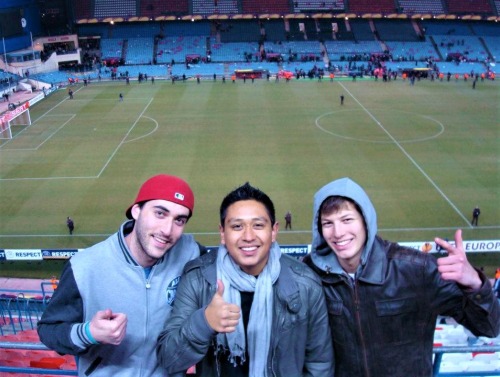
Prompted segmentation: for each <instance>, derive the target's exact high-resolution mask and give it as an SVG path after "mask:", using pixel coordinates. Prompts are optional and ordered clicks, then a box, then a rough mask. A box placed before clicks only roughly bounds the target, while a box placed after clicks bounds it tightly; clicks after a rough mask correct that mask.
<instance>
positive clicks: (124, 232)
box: [117, 220, 175, 266]
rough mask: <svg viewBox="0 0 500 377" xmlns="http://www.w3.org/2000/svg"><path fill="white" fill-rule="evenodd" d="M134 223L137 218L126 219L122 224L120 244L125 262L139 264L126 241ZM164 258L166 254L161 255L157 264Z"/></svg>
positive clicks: (119, 233)
mask: <svg viewBox="0 0 500 377" xmlns="http://www.w3.org/2000/svg"><path fill="white" fill-rule="evenodd" d="M134 225H135V220H129V221H126V222H124V223H123V224H122V226H121V227H120V230H119V231H118V233H117V236H118V245H119V247H120V251H121V253H122V255H123V258H124V260H125V262H127V263H128V264H131V265H133V266H139V263H137V261H136V260H135V259H134V257H133V256H132V253H131V252H130V249H129V248H128V245H127V242H126V241H125V237H127V236H128V235H129V234H130V233H131V232H132V230H133V229H134ZM174 247H175V245H174ZM164 258H165V255H164V256H163V257H161V258H160V259H158V260H157V261H156V263H155V265H156V264H160V263H163V261H164Z"/></svg>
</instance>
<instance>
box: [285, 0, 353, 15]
mask: <svg viewBox="0 0 500 377" xmlns="http://www.w3.org/2000/svg"><path fill="white" fill-rule="evenodd" d="M293 4H294V7H293V11H294V12H295V13H300V12H310V11H343V10H345V4H344V1H343V0H327V1H324V0H295V1H294V2H293Z"/></svg>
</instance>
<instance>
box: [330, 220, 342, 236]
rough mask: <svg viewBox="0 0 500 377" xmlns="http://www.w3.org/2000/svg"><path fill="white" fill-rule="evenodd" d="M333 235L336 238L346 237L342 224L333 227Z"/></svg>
mask: <svg viewBox="0 0 500 377" xmlns="http://www.w3.org/2000/svg"><path fill="white" fill-rule="evenodd" d="M332 234H333V236H334V237H335V238H341V237H342V236H343V235H344V227H343V226H342V223H335V224H334V225H333V230H332Z"/></svg>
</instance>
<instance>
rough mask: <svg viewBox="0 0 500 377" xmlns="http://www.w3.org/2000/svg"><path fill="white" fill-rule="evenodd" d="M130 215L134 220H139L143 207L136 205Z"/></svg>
mask: <svg viewBox="0 0 500 377" xmlns="http://www.w3.org/2000/svg"><path fill="white" fill-rule="evenodd" d="M130 213H131V215H132V218H133V219H134V220H137V219H138V218H139V214H140V213H141V207H140V206H139V204H134V205H133V206H132V208H131V209H130Z"/></svg>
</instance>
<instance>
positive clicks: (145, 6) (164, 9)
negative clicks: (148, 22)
mask: <svg viewBox="0 0 500 377" xmlns="http://www.w3.org/2000/svg"><path fill="white" fill-rule="evenodd" d="M139 12H140V15H141V16H143V17H156V16H158V15H182V14H188V13H189V1H187V0H176V1H165V0H143V1H141V2H140V10H139Z"/></svg>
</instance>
